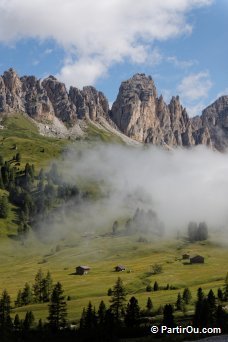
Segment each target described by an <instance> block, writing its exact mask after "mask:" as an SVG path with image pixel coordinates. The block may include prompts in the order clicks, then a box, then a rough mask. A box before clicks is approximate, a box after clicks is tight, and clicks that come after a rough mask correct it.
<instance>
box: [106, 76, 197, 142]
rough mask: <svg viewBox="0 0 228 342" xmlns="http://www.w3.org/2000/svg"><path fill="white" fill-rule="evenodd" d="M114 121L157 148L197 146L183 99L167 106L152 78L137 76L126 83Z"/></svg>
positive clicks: (121, 89) (121, 91)
mask: <svg viewBox="0 0 228 342" xmlns="http://www.w3.org/2000/svg"><path fill="white" fill-rule="evenodd" d="M111 118H112V120H113V121H114V122H115V124H116V125H117V126H118V128H119V129H120V130H121V131H122V132H123V133H125V134H126V135H128V136H129V137H131V138H133V139H135V140H138V141H141V142H147V143H152V144H157V145H161V144H162V145H163V144H168V145H170V146H178V145H180V146H182V145H184V146H186V145H187V146H189V145H194V144H195V143H196V142H195V140H194V136H193V128H192V126H191V122H190V119H189V117H188V115H187V112H186V110H185V108H183V107H182V105H181V103H180V99H179V96H173V97H172V99H171V101H170V103H169V105H167V104H166V103H165V101H164V99H163V97H162V96H160V97H159V98H158V97H157V90H156V87H155V85H154V82H153V80H152V78H151V77H150V76H148V77H147V76H146V75H145V74H136V75H134V76H133V77H132V78H130V79H129V80H127V81H124V82H122V84H121V86H120V89H119V93H118V96H117V99H116V101H115V102H114V103H113V106H112V109H111Z"/></svg>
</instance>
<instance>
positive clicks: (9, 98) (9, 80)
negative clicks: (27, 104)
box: [2, 69, 24, 111]
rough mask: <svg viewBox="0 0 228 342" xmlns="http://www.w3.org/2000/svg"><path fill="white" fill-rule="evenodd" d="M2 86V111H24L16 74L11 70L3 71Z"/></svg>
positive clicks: (19, 81) (20, 85) (19, 82)
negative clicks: (3, 99) (3, 98)
mask: <svg viewBox="0 0 228 342" xmlns="http://www.w3.org/2000/svg"><path fill="white" fill-rule="evenodd" d="M2 79H3V82H4V86H3V89H2V91H4V95H3V96H4V97H5V101H3V105H5V107H3V108H4V110H6V111H11V109H15V110H16V111H24V105H23V99H22V83H21V80H20V78H19V77H18V75H17V73H16V72H15V71H14V70H13V69H9V70H8V71H5V72H4V74H3V76H2Z"/></svg>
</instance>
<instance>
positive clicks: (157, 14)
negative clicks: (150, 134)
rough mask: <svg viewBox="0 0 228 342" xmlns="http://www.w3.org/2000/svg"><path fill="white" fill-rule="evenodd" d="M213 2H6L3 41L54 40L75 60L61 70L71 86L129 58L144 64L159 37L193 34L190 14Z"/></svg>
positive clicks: (0, 7)
mask: <svg viewBox="0 0 228 342" xmlns="http://www.w3.org/2000/svg"><path fill="white" fill-rule="evenodd" d="M211 2H212V0H192V1H189V0H163V1H161V0H141V1H140V2H136V1H134V0H124V1H123V0H108V1H107V0H97V1H94V0H84V1H80V0H65V1H63V0H33V1H28V0H7V1H6V0H0V42H5V43H12V42H17V41H18V40H20V39H22V38H38V39H40V40H46V39H53V40H54V41H55V42H57V43H58V44H59V45H60V46H62V47H63V48H64V50H65V52H66V55H68V54H70V56H71V59H72V61H71V63H66V64H65V65H64V66H63V69H62V70H60V72H59V75H60V76H61V77H62V80H63V81H65V82H66V83H67V84H68V85H69V83H73V84H74V85H78V84H85V83H94V82H95V81H96V80H97V78H99V77H100V76H102V75H104V74H105V73H106V72H107V70H108V68H109V67H110V66H111V65H113V64H114V63H117V62H121V61H123V60H124V59H126V58H128V59H130V60H132V61H133V62H136V63H144V62H145V61H146V60H147V58H148V53H149V52H148V45H149V46H150V47H151V44H152V43H153V42H154V41H156V40H165V39H169V38H171V37H176V36H179V35H181V34H189V33H190V32H191V30H192V27H191V25H190V24H189V23H188V22H187V20H186V14H187V13H188V12H189V11H191V10H192V9H194V8H196V7H199V6H206V5H209V4H211ZM83 66H84V67H85V69H84V70H79V68H82V67H83ZM90 72H91V75H90V74H89V73H90ZM79 77H80V80H79Z"/></svg>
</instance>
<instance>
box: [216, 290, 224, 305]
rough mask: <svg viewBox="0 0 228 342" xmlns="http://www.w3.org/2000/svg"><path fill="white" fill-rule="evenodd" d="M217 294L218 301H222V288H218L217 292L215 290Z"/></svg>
mask: <svg viewBox="0 0 228 342" xmlns="http://www.w3.org/2000/svg"><path fill="white" fill-rule="evenodd" d="M217 296H218V300H219V301H220V302H222V301H223V292H222V289H220V288H219V289H218V292H217Z"/></svg>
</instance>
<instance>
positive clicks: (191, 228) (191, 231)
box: [188, 222, 198, 242]
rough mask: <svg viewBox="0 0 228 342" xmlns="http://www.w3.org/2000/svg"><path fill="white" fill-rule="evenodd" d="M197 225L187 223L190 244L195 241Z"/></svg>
mask: <svg viewBox="0 0 228 342" xmlns="http://www.w3.org/2000/svg"><path fill="white" fill-rule="evenodd" d="M197 231H198V227H197V223H196V222H189V224H188V238H189V240H190V241H191V242H193V241H196V240H197Z"/></svg>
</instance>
